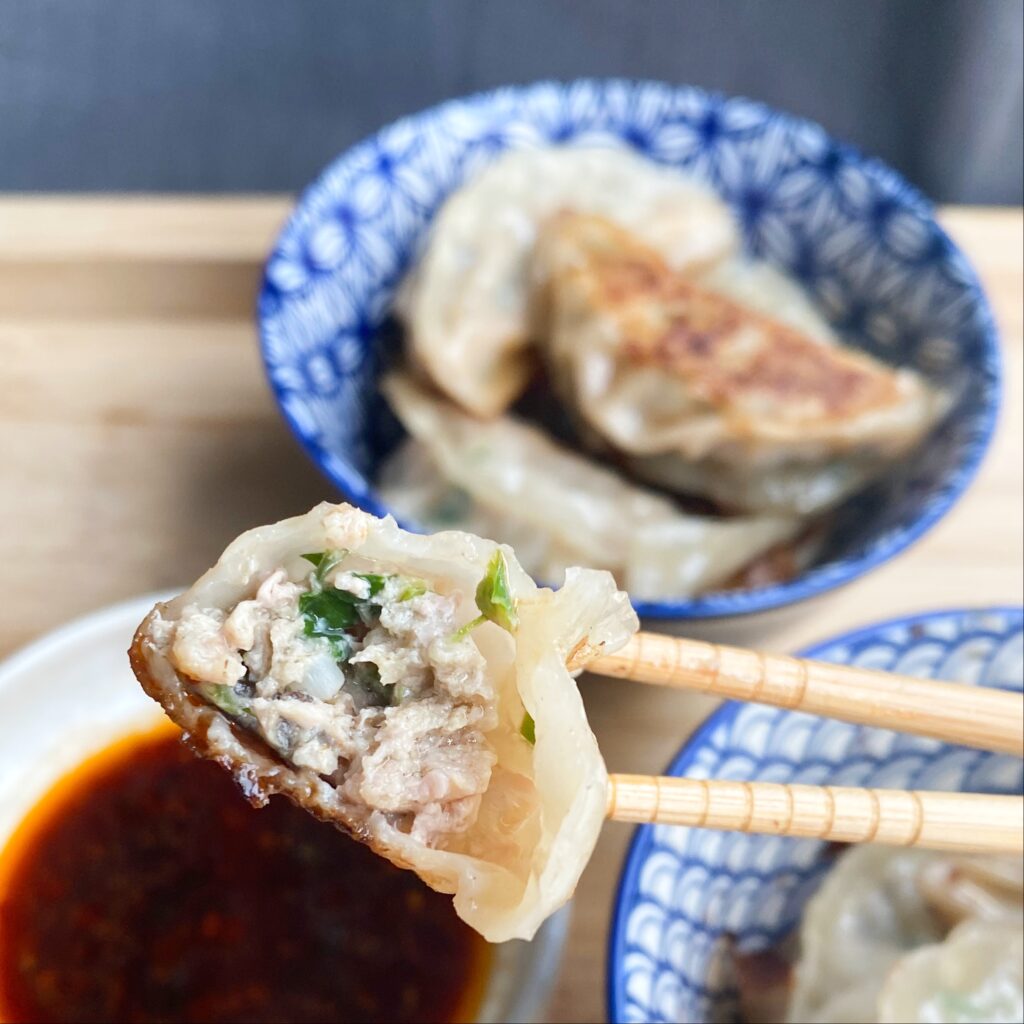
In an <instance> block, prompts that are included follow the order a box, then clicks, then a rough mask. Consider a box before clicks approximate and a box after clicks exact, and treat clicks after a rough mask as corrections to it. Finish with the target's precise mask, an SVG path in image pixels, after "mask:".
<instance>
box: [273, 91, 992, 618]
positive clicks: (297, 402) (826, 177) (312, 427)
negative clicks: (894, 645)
mask: <svg viewBox="0 0 1024 1024" xmlns="http://www.w3.org/2000/svg"><path fill="white" fill-rule="evenodd" d="M602 142H603V143H608V142H617V143H619V144H621V143H626V144H627V145H629V146H631V147H633V148H634V149H636V150H638V151H639V152H641V153H643V154H645V155H647V156H648V157H650V158H651V159H653V160H656V161H659V162H662V163H666V164H671V165H673V166H677V167H680V168H683V169H685V170H687V171H689V172H691V173H693V174H694V175H696V176H697V177H699V178H701V179H703V180H705V181H707V182H708V183H710V184H711V185H712V186H713V187H714V188H715V189H716V190H717V191H718V192H719V193H720V194H721V195H722V196H723V197H724V198H725V199H726V200H727V202H728V203H729V204H730V205H731V206H732V208H733V209H734V211H735V212H736V215H737V217H738V219H739V222H740V223H741V225H742V228H743V233H744V238H745V242H746V245H747V247H748V249H749V251H750V252H751V253H753V254H755V255H758V256H761V257H765V258H767V259H769V260H771V261H773V262H775V263H776V264H778V265H779V266H782V267H784V268H786V269H787V270H788V271H789V272H790V273H792V274H794V275H795V276H796V277H797V278H798V279H799V280H800V281H801V282H802V283H803V284H804V286H805V287H806V288H807V289H808V290H809V291H810V292H811V293H812V295H813V296H814V297H815V298H816V300H817V301H818V303H819V304H820V306H821V308H822V309H823V310H824V311H825V313H826V314H827V315H828V316H829V318H830V319H831V320H832V322H833V323H834V324H835V325H836V326H837V327H838V329H839V330H840V331H841V332H842V333H843V335H844V336H845V337H846V338H847V340H848V341H849V342H850V343H851V344H854V345H857V346H859V347H861V348H864V349H867V350H868V351H870V352H872V353H874V354H875V355H878V356H879V357H881V358H882V359H885V360H887V361H889V362H892V363H901V364H908V365H913V366H915V367H917V368H919V369H921V370H922V371H924V372H926V373H927V374H929V375H930V376H931V377H932V378H933V379H936V380H938V381H939V382H940V383H945V384H946V385H947V386H949V387H951V388H953V387H955V389H956V394H957V395H958V401H957V404H956V407H955V410H954V411H953V413H952V414H951V415H950V417H949V419H948V420H947V421H946V423H945V424H944V425H943V426H942V427H941V429H939V430H938V431H936V433H935V435H934V436H933V437H932V438H931V439H930V441H929V442H928V443H927V445H926V446H925V448H924V450H923V451H922V452H921V453H920V455H919V456H918V457H915V458H914V459H912V460H908V463H907V465H905V466H904V467H903V469H902V471H901V472H900V473H899V474H898V475H896V476H894V477H893V478H891V479H888V480H886V481H885V482H884V483H882V484H879V485H876V486H875V487H873V488H871V489H870V490H869V491H867V492H866V493H865V494H863V495H861V496H859V497H858V498H856V499H854V500H852V501H850V502H848V503H847V504H846V505H845V506H844V507H843V510H842V511H841V513H840V515H839V516H838V519H837V522H836V524H835V527H834V529H832V531H831V533H830V537H829V540H828V542H827V544H826V545H825V549H824V550H823V552H822V554H821V556H820V558H819V561H818V564H816V565H815V566H813V567H812V568H811V569H810V570H809V571H807V572H805V573H804V574H802V575H801V576H800V577H799V578H797V579H794V580H792V581H790V582H787V583H784V584H778V585H773V586H767V587H763V588H761V589H757V590H751V591H743V592H731V593H721V594H710V595H707V596H704V597H700V598H698V599H695V600H678V601H652V602H644V603H640V604H638V605H637V610H638V611H639V612H640V614H642V615H646V616H652V617H662V618H691V619H692V618H710V617H718V616H727V615H736V614H743V613H749V612H758V611H763V610H766V609H768V608H774V607H778V606H781V605H786V604H790V603H792V602H794V601H798V600H801V599H803V598H806V597H810V596H812V595H814V594H818V593H821V592H823V591H826V590H829V589H831V588H833V587H836V586H838V585H840V584H842V583H845V582H847V581H849V580H851V579H854V578H855V577H857V576H859V575H860V574H862V573H864V572H867V571H868V570H869V569H871V568H872V567H874V566H876V565H879V564H880V563H882V562H884V561H886V560H887V559H889V558H891V557H892V556H893V555H895V554H896V553H897V552H899V551H900V550H902V549H903V548H905V547H907V545H908V544H910V543H912V542H913V541H914V540H916V539H917V538H919V537H920V536H921V535H922V534H923V533H924V532H925V531H926V530H928V529H929V528H930V527H931V526H933V525H934V524H935V523H936V522H937V521H938V520H939V519H940V518H941V517H942V516H943V515H944V514H945V513H946V512H947V511H948V510H949V509H950V507H951V506H952V505H953V503H954V502H955V501H956V499H957V498H958V497H959V495H960V494H961V493H962V492H963V491H964V489H965V488H966V487H967V485H968V483H969V482H970V480H971V478H972V476H973V475H974V472H975V470H976V468H977V466H978V463H979V462H980V461H981V458H982V455H983V453H984V450H985V448H986V446H987V443H988V440H989V437H990V435H991V432H992V427H993V423H994V419H995V414H996V408H997V405H998V395H999V353H998V346H997V341H996V337H995V331H994V328H993V324H992V318H991V315H990V312H989V308H988V304H987V302H986V299H985V296H984V294H983V292H982V289H981V286H980V285H979V283H978V280H977V278H976V277H975V274H974V272H973V270H972V269H971V267H970V266H969V265H968V263H967V261H966V260H965V259H964V257H963V255H962V254H961V253H960V251H959V250H958V249H957V248H956V246H955V245H954V244H953V243H952V242H951V241H950V239H949V238H948V237H947V236H946V234H945V233H944V232H943V231H942V229H941V228H940V227H939V226H938V224H937V223H936V222H935V219H934V217H933V211H932V209H931V207H930V206H929V204H928V203H927V202H926V201H925V200H924V199H923V198H922V197H921V196H920V195H919V194H918V193H917V192H915V191H914V190H913V189H912V188H911V187H910V186H909V185H907V183H906V182H905V181H903V180H902V179H901V178H900V177H899V176H898V175H896V174H895V173H894V172H893V171H891V170H889V169H888V168H886V167H885V166H883V165H882V164H880V163H878V162H877V161H874V160H871V159H867V158H865V157H863V156H861V155H859V154H858V153H856V152H854V151H853V150H852V149H850V148H849V147H847V146H845V145H842V144H841V143H838V142H836V141H835V140H833V139H832V138H830V137H829V136H828V135H827V134H826V133H825V132H824V131H823V130H822V129H821V128H819V127H818V126H817V125H815V124H811V123H809V122H807V121H802V120H798V119H796V118H793V117H789V116H787V115H785V114H781V113H778V112H776V111H773V110H771V109H769V108H768V107H765V106H762V105H761V104H758V103H752V102H750V101H748V100H743V99H727V98H724V97H722V96H717V95H712V94H709V93H705V92H702V91H700V90H699V89H694V88H689V87H684V86H669V85H663V84H658V83H652V82H625V81H581V82H575V83H572V84H567V85H565V84H557V83H541V84H538V85H533V86H528V87H524V88H506V89H500V90H498V91H496V92H492V93H487V94H485V95H480V96H472V97H469V98H467V99H461V100H454V101H452V102H449V103H445V104H443V105H441V106H439V107H436V108H434V109H431V110H427V111H424V112H423V113H420V114H416V115H414V116H412V117H407V118H403V119H402V120H400V121H397V122H395V123H394V124H392V125H390V126H388V127H386V128H384V129H382V130H381V131H380V132H378V133H377V134H376V135H375V136H373V137H372V138H370V139H368V140H366V141H365V142H362V143H360V144H359V145H357V146H355V147H354V148H353V149H351V150H349V151H348V152H347V153H344V154H343V155H342V156H340V157H339V158H338V159H337V160H336V161H335V162H334V163H333V164H331V166H330V167H328V168H327V170H326V171H325V172H324V173H323V174H322V175H321V177H320V178H319V179H318V180H317V181H316V182H315V183H314V184H313V185H312V186H311V187H310V188H309V189H308V190H307V191H306V192H305V194H304V195H303V196H302V198H301V199H300V201H299V204H298V207H297V208H296V210H295V212H294V214H293V215H292V217H291V219H290V220H289V221H288V223H287V225H286V226H285V228H284V230H283V231H282V233H281V235H280V237H279V239H278V240H277V244H276V246H275V247H274V250H273V252H272V253H271V255H270V257H269V259H268V262H267V266H266V272H265V275H264V280H263V287H262V290H261V293H260V297H259V311H258V312H259V322H260V335H261V341H262V350H263V358H264V362H265V364H266V369H267V374H268V377H269V380H270V384H271V386H272V388H273V392H274V395H275V396H276V399H277V401H278V403H279V404H280V407H281V410H282V412H283V413H284V416H285V418H286V420H287V421H288V423H289V425H290V426H291V429H292V430H293V431H294V433H295V435H296V437H297V438H298V439H299V441H300V442H301V443H302V445H303V447H304V448H305V449H306V451H307V452H308V453H309V455H310V456H311V458H312V459H313V460H314V461H315V462H316V463H317V465H318V466H319V467H320V468H321V469H322V470H323V471H324V473H325V474H326V475H327V476H328V477H329V478H330V479H331V480H332V481H333V483H334V484H336V485H337V486H338V487H339V488H340V489H341V490H342V491H343V492H344V493H345V494H346V495H347V496H348V497H349V498H350V499H351V500H353V501H355V502H357V503H358V504H360V505H362V506H363V507H364V508H366V509H368V510H370V511H371V512H374V513H377V514H383V513H385V512H387V511H388V510H387V508H386V507H385V506H384V504H383V503H382V502H381V500H380V498H379V497H378V496H377V494H376V492H375V490H374V485H373V480H374V476H375V472H376V470H377V468H378V465H379V463H380V461H381V459H382V458H383V457H384V456H385V455H386V454H387V453H388V452H389V451H390V450H391V449H392V448H393V446H394V444H395V442H396V441H397V439H398V437H399V436H400V428H399V427H398V425H397V424H396V422H395V421H394V419H393V417H392V416H391V414H390V411H389V410H388V409H387V406H386V405H385V403H383V401H382V400H381V398H380V396H379V393H378V390H377V387H376V378H377V375H378V373H379V371H380V368H381V365H382V361H383V358H384V354H385V350H386V349H387V347H388V336H389V334H390V333H391V332H390V331H389V330H388V329H387V324H388V311H389V308H390V306H391V302H392V298H393V296H394V293H395V289H396V286H397V285H398V283H399V281H400V280H401V278H402V276H403V274H404V273H405V271H406V270H407V269H408V267H409V265H410V263H411V261H412V260H413V258H414V256H415V254H416V251H417V246H418V245H419V244H420V243H421V242H422V240H423V237H424V232H425V230H426V228H427V226H428V224H429V222H430V219H431V217H432V216H433V214H434V213H435V212H436V211H437V209H438V207H439V206H440V205H441V203H442V202H443V201H444V200H445V198H446V197H447V196H448V195H449V194H450V193H451V192H452V191H453V190H454V189H456V188H457V187H458V186H459V185H460V184H461V183H462V182H463V181H465V180H466V179H467V178H468V177H469V176H470V175H472V174H473V173H474V172H475V171H476V170H478V169H479V168H480V167H482V166H483V165H484V164H486V163H487V162H488V161H489V160H491V159H493V158H494V156H495V155H496V154H498V153H500V152H502V151H503V150H506V149H509V148H512V147H523V146H538V145H545V144H551V143H580V144H586V143H602Z"/></svg>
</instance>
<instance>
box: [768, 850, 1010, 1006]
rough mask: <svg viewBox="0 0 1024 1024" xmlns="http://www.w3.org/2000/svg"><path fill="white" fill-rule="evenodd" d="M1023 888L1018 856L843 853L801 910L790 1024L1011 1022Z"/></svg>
mask: <svg viewBox="0 0 1024 1024" xmlns="http://www.w3.org/2000/svg"><path fill="white" fill-rule="evenodd" d="M1021 892H1022V875H1021V862H1020V861H1019V859H1018V860H1013V859H1009V858H994V857H967V856H957V855H953V854H944V853H937V852H934V851H928V850H913V849H910V850H893V849H887V848H885V847H878V846H859V847H854V848H852V849H850V850H848V851H847V852H846V853H844V854H843V855H842V856H841V857H840V858H839V860H838V862H837V863H836V866H835V867H834V868H833V869H832V870H831V871H830V872H829V874H828V875H827V876H826V878H825V881H824V883H823V884H822V886H821V889H820V890H819V891H818V892H817V894H816V895H815V896H814V898H813V899H812V900H811V901H810V903H809V904H808V906H807V909H806V912H805V913H804V918H803V922H802V924H801V927H800V958H799V960H798V962H797V964H796V969H795V972H794V984H793V991H792V995H791V1000H790V1006H789V1015H788V1020H789V1021H791V1022H792V1024H810V1022H814V1024H865V1022H866V1024H870V1022H872V1021H880V1022H883V1024H888V1022H904V1021H949V1022H950V1024H953V1022H957V1021H959V1022H964V1024H966V1022H970V1021H979V1022H980V1021H990V1020H1006V1021H1014V1020H1019V1019H1020V1017H1019V1012H1020V1010H1019V1008H1020V1006H1021V999H1022V996H1021V981H1020V957H1019V954H1018V955H1017V956H1016V967H1014V964H1013V963H1012V962H1010V960H1008V959H1006V957H1007V955H1009V956H1010V958H1011V960H1012V957H1013V951H1014V950H1015V949H1016V950H1019V949H1020V942H1021V939H1020V935H1021V926H1022V918H1021V906H1022V903H1021V899H1022V897H1021ZM950 929H952V931H950ZM947 933H948V935H947ZM986 934H988V935H989V936H993V937H994V936H996V935H999V936H1000V941H999V943H997V944H996V945H998V946H1000V947H1001V952H1000V953H999V955H995V951H994V948H993V943H992V942H991V941H989V940H986V939H985V938H984V936H985V935H986ZM1000 1008H1001V1009H1000ZM1002 1011H1006V1012H1009V1013H1010V1014H1012V1013H1013V1012H1014V1011H1016V1013H1017V1014H1018V1016H1012V1015H1011V1016H1000V1015H998V1014H999V1012H1002ZM988 1014H992V1016H989V1015H988Z"/></svg>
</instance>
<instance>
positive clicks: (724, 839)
mask: <svg viewBox="0 0 1024 1024" xmlns="http://www.w3.org/2000/svg"><path fill="white" fill-rule="evenodd" d="M804 654H805V655H807V656H808V657H814V658H820V659H822V660H824V661H832V662H838V663H840V664H847V665H861V666H864V667H868V668H877V669H887V670H892V671H896V672H905V673H908V674H911V675H917V676H925V677H934V678H941V679H951V680H957V681H960V682H965V683H973V684H974V685H977V686H999V687H1004V688H1006V689H1012V690H1018V691H1019V690H1021V689H1022V683H1024V609H1021V608H993V609H988V610H984V611H948V612H933V613H931V614H926V615H919V616H914V617H912V618H906V619H898V620H894V621H891V622H884V623H881V624H880V625H877V626H870V627H868V628H867V629H862V630H859V631H857V632H855V633H849V634H847V635H845V636H841V637H838V638H836V639H834V640H830V641H828V642H827V643H823V644H819V645H818V646H816V647H814V648H812V649H810V650H808V651H805V652H804ZM667 774H669V775H676V776H684V777H687V778H700V779H711V778H713V779H745V780H751V781H758V780H760V781H766V782H783V783H786V782H796V783H809V784H822V783H829V784H833V785H846V786H875V787H884V788H891V789H906V788H914V789H942V790H964V791H972V792H992V793H1020V792H1021V789H1022V784H1024V766H1022V764H1021V762H1020V760H1019V759H1017V758H1013V757H1008V756H1005V755H1001V754H991V753H986V752H983V751H977V750H968V749H966V748H964V747H954V746H950V745H948V744H943V743H939V742H937V741H935V740H927V739H922V738H920V737H912V736H905V735H901V734H898V733H893V732H889V731H886V730H880V729H868V728H865V727H862V726H855V725H847V724H846V723H843V722H835V721H831V720H829V719H824V718H816V717H813V716H811V715H804V714H799V713H797V712H792V711H783V710H780V709H778V708H768V707H761V706H758V705H754V704H736V703H731V704H726V705H724V706H723V707H721V708H720V709H719V710H718V711H716V712H714V713H713V714H712V715H711V716H710V717H709V718H708V720H707V721H706V722H705V723H704V725H703V726H702V727H701V728H700V729H699V730H698V731H697V733H695V734H694V736H693V737H692V739H691V740H690V741H689V742H688V743H687V744H686V745H685V746H684V747H683V749H682V750H681V751H680V753H679V754H678V756H677V757H676V759H675V760H674V761H673V762H672V764H671V765H670V766H669V768H668V772H667ZM825 850H826V844H824V843H820V842H817V841H814V840H798V839H785V838H780V837H772V836H752V835H744V834H741V833H735V832H731V833H725V832H709V831H701V830H699V829H684V828H672V827H670V826H658V825H644V826H642V827H641V828H639V829H637V831H636V834H635V835H634V837H633V842H632V845H631V846H630V849H629V853H628V855H627V857H626V863H625V867H624V869H623V873H622V879H621V881H620V883H619V891H618V897H617V900H616V906H615V918H614V921H613V923H612V929H611V936H610V940H609V953H608V1001H609V1010H608V1015H609V1019H610V1020H613V1021H657V1022H668V1021H719V1020H734V1019H735V1015H736V992H735V989H734V987H733V980H732V977H731V968H730V961H729V956H728V953H727V947H726V938H727V936H732V937H733V938H734V939H735V940H736V941H737V942H738V944H739V948H740V949H743V950H756V949H761V948H764V947H766V946H770V945H773V944H775V943H776V942H778V941H779V940H780V939H781V938H782V937H783V936H785V935H786V934H787V933H788V932H789V931H790V930H791V929H792V928H793V927H794V925H795V924H796V923H797V921H798V920H799V918H800V913H801V910H802V908H803V906H804V904H805V902H806V901H807V899H808V897H809V896H810V895H811V893H812V892H813V891H814V889H815V888H816V887H817V885H818V883H819V882H820V881H821V878H822V876H823V874H824V872H825V871H826V870H827V868H828V859H827V858H826V857H825Z"/></svg>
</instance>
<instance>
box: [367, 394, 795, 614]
mask: <svg viewBox="0 0 1024 1024" xmlns="http://www.w3.org/2000/svg"><path fill="white" fill-rule="evenodd" d="M383 389H384V393H385V395H386V396H387V397H388V400H389V401H390V402H391V405H392V408H393V409H394V410H395V412H396V414H397V415H398V418H399V419H400V420H401V421H402V423H403V424H404V425H405V427H406V429H407V430H408V431H409V433H410V434H411V435H412V437H413V440H412V441H411V442H407V444H406V446H405V447H404V448H402V449H400V450H399V453H398V454H397V456H395V457H393V458H392V460H391V461H390V462H389V463H388V464H387V466H386V467H385V469H384V471H383V473H382V475H381V478H380V480H379V481H378V484H379V490H380V493H381V495H382V497H383V498H384V500H385V501H387V502H388V504H389V506H390V507H391V508H392V509H394V511H395V512H396V513H397V514H398V515H399V516H400V517H402V518H403V519H408V520H409V521H412V522H416V523H418V524H419V525H420V526H421V527H423V528H425V529H444V528H449V527H452V526H457V527H459V528H461V529H467V530H470V531H472V532H474V533H481V534H483V535H484V536H492V537H498V538H500V539H501V540H503V541H505V542H506V543H509V544H511V545H512V546H513V547H514V548H515V550H516V552H517V554H518V555H519V557H520V559H521V560H522V563H523V565H524V566H525V567H526V568H527V569H528V570H529V571H530V572H531V573H533V574H534V575H535V576H537V577H538V578H540V579H549V580H553V579H559V578H560V577H561V575H562V573H563V572H564V571H565V568H566V567H567V566H570V565H588V566H591V567H592V568H600V569H608V570H610V571H611V572H613V573H614V574H615V577H616V579H617V580H618V582H619V584H620V585H621V586H622V587H624V588H625V589H626V590H628V591H629V593H630V594H631V595H632V596H633V597H634V598H637V599H640V600H656V599H658V598H668V597H675V598H686V597H690V596H692V595H694V594H698V593H701V592H703V591H706V590H709V589H712V588H714V587H716V586H719V585H721V584H722V583H724V582H725V581H726V580H728V579H730V578H731V577H732V576H734V575H735V574H736V573H737V572H738V571H739V570H741V569H743V568H744V567H746V566H747V565H748V564H749V563H750V562H752V561H753V560H754V559H755V558H757V557H758V556H759V555H761V554H763V553H764V552H765V551H767V550H768V549H769V548H772V547H774V546H775V545H778V544H780V543H782V542H785V541H789V540H792V539H793V538H794V537H795V536H796V534H797V533H798V532H799V530H800V528H801V527H800V523H799V521H798V520H796V519H795V518H793V517H788V518H787V517H773V516H765V517H760V518H754V517H744V518H737V519H712V518H709V517H704V516H693V515H686V514H684V513H683V512H681V511H680V510H679V509H677V508H676V507H675V506H674V505H673V504H672V502H670V501H668V500H667V499H665V498H662V497H660V496H658V495H656V494H652V493H650V492H648V491H645V490H643V489H641V488H639V487H636V486H634V485H632V484H630V483H628V482H627V481H626V480H624V479H622V478H621V477H619V476H617V475H616V474H615V473H613V472H611V471H610V470H607V469H604V468H603V467H601V466H598V465H597V464H595V463H593V462H591V461H590V460H589V459H587V458H585V457H583V456H581V455H578V454H577V453H575V452H573V451H571V450H569V449H567V448H563V447H562V446H560V445H558V444H556V443H555V442H554V441H552V440H551V439H550V438H548V437H547V436H546V435H545V434H544V433H542V432H541V431H540V430H538V429H537V428H536V427H533V426H531V425H529V424H527V423H525V422H523V421H521V420H518V419H515V418H513V417H511V416H505V417H501V418H498V419H494V420H485V421H480V420H476V419H474V418H473V417H471V416H467V415H465V414H464V413H462V412H460V411H459V410H458V409H457V408H455V407H454V406H452V405H450V404H449V403H447V402H445V401H444V400H443V399H440V398H438V397H436V396H435V395H433V394H431V393H429V392H428V391H426V390H425V389H424V388H422V387H421V386H419V385H418V384H417V383H416V382H414V381H413V380H411V379H410V378H409V377H408V376H404V375H394V376H392V377H390V378H388V379H387V380H386V381H385V383H384V386H383Z"/></svg>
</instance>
